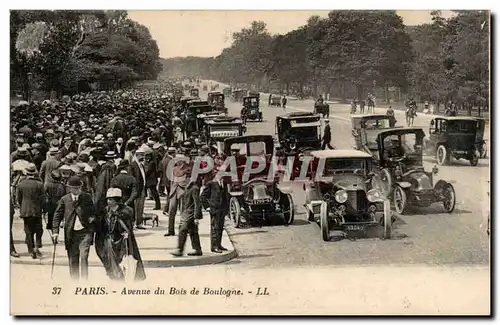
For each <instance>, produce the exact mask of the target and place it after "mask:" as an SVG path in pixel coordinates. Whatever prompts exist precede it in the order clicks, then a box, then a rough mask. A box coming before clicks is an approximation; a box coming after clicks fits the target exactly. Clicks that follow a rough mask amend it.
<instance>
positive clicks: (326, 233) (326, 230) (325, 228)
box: [319, 202, 330, 241]
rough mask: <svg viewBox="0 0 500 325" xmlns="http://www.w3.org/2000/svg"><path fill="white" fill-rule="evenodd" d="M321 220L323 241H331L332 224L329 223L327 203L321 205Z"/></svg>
mask: <svg viewBox="0 0 500 325" xmlns="http://www.w3.org/2000/svg"><path fill="white" fill-rule="evenodd" d="M319 220H320V227H321V238H322V239H323V241H330V224H329V222H328V204H327V203H326V202H323V203H321V207H320V213H319Z"/></svg>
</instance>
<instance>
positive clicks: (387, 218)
mask: <svg viewBox="0 0 500 325" xmlns="http://www.w3.org/2000/svg"><path fill="white" fill-rule="evenodd" d="M382 218H383V220H384V223H383V224H384V225H383V226H384V239H391V237H392V212H391V203H390V202H389V201H387V200H385V201H384V216H383V217H382Z"/></svg>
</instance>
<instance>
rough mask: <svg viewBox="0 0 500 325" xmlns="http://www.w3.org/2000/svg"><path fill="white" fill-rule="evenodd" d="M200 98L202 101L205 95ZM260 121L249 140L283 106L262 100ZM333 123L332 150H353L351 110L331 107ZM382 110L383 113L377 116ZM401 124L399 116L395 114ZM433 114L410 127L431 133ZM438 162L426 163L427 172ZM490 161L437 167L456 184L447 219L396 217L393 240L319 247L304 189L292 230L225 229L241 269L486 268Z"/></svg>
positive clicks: (270, 124)
mask: <svg viewBox="0 0 500 325" xmlns="http://www.w3.org/2000/svg"><path fill="white" fill-rule="evenodd" d="M204 95H205V93H202V94H201V96H204ZM261 98H262V100H261V107H262V110H263V112H264V121H263V122H248V123H247V128H248V129H247V134H271V135H274V133H275V127H274V122H275V119H276V116H277V115H280V114H283V113H285V110H284V109H282V108H275V107H273V108H271V107H268V106H267V94H265V95H263V96H262V95H261ZM226 103H227V104H226V105H227V106H228V107H229V114H230V115H239V111H240V107H241V106H240V104H237V103H232V102H231V101H230V100H226ZM330 107H331V115H330V125H331V127H332V134H333V141H332V142H333V144H334V146H335V147H337V148H339V149H341V148H352V146H353V140H352V138H351V136H350V134H351V127H350V125H351V122H350V119H349V106H348V105H345V104H331V105H330ZM311 110H312V101H307V100H305V101H299V100H296V101H289V104H288V105H287V109H286V112H290V111H311ZM380 112H382V110H380ZM396 114H397V115H396V118H397V120H398V121H400V123H401V122H403V121H404V116H403V113H402V112H396ZM430 119H431V117H430V116H426V115H422V114H419V116H417V118H416V121H415V124H416V125H415V126H421V127H423V129H424V131H425V130H427V129H428V125H429V120H430ZM434 164H435V162H434V161H433V159H432V158H431V157H429V158H426V161H425V167H426V169H430V168H432V166H433V165H434ZM489 178H490V176H489V161H488V160H485V159H483V160H480V162H479V164H478V166H477V167H471V166H470V165H469V163H468V162H467V161H458V162H455V163H454V165H453V166H446V167H440V169H439V173H438V175H437V179H444V180H447V181H451V182H452V183H453V185H454V186H455V191H456V196H457V204H456V208H455V211H454V212H453V213H452V214H447V213H443V212H442V205H440V204H436V205H433V206H431V207H429V208H426V209H420V210H418V211H416V212H415V213H414V214H411V215H405V216H398V220H397V221H396V229H395V231H396V235H395V237H396V239H394V240H389V241H386V240H381V239H379V238H378V237H377V236H376V234H374V236H373V237H374V238H366V239H357V240H356V241H354V242H353V241H349V240H342V241H337V242H323V241H322V239H321V235H320V228H319V227H318V226H317V225H316V224H312V223H310V222H308V221H307V216H306V215H305V210H304V208H303V204H304V199H305V196H304V192H303V190H302V186H300V185H296V186H294V187H293V191H294V192H293V197H294V200H295V204H296V208H297V213H296V220H295V222H294V224H293V225H291V226H289V227H285V226H270V227H262V228H247V229H234V228H230V229H229V233H230V238H231V239H232V240H233V242H234V245H235V247H236V249H237V250H238V252H239V258H238V262H230V263H231V264H233V265H234V264H238V263H239V264H241V266H243V267H249V268H261V267H269V268H273V267H279V266H286V265H297V266H300V265H304V266H305V265H348V264H353V265H359V264H363V265H365V264H413V263H418V264H421V263H423V264H431V265H441V264H488V263H489V238H488V236H487V235H486V232H485V228H484V226H485V224H486V220H487V211H488V209H489V197H488V196H487V188H488V187H487V186H488V183H487V182H488V180H489Z"/></svg>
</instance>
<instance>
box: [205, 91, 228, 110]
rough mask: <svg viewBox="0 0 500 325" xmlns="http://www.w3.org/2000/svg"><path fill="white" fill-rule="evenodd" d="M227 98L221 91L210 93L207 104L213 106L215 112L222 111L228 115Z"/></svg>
mask: <svg viewBox="0 0 500 325" xmlns="http://www.w3.org/2000/svg"><path fill="white" fill-rule="evenodd" d="M224 99H225V96H224V94H223V93H221V92H220V91H213V92H209V93H208V96H207V102H209V103H210V105H212V107H213V108H214V110H216V111H221V112H224V113H226V114H227V107H226V105H225V104H224Z"/></svg>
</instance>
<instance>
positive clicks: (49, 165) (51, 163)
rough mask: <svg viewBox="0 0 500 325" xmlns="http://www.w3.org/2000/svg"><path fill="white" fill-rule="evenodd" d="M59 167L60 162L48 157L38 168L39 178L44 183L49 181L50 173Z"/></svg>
mask: <svg viewBox="0 0 500 325" xmlns="http://www.w3.org/2000/svg"><path fill="white" fill-rule="evenodd" d="M60 166H61V162H60V161H59V160H57V159H55V158H52V157H50V158H49V159H47V160H44V161H43V162H42V166H41V167H40V178H41V179H42V181H43V182H44V183H46V182H48V181H49V180H50V173H52V171H54V170H56V169H58V168H59V167H60Z"/></svg>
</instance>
